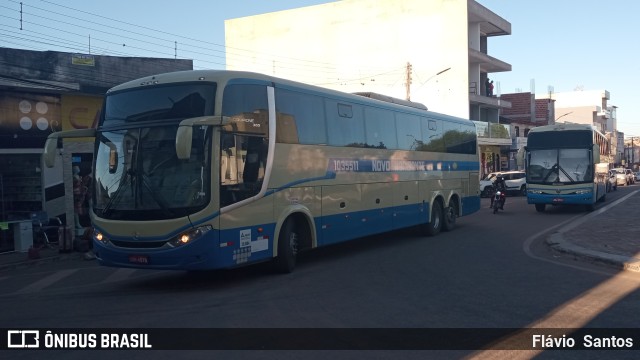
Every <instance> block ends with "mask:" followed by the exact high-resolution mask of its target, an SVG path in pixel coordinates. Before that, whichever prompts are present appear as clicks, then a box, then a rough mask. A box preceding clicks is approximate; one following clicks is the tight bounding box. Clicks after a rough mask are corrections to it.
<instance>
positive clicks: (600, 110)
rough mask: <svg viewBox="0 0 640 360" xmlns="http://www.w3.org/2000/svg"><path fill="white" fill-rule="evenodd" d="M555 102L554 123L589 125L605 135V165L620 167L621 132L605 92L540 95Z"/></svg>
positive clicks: (622, 144) (608, 94)
mask: <svg viewBox="0 0 640 360" xmlns="http://www.w3.org/2000/svg"><path fill="white" fill-rule="evenodd" d="M549 96H550V97H551V98H552V99H553V100H555V107H556V117H555V122H556V123H561V122H566V123H574V124H589V125H593V126H594V127H595V128H596V129H598V130H599V131H600V132H602V133H603V134H605V135H606V136H607V138H608V139H609V141H610V144H609V145H610V146H609V148H610V155H609V159H608V162H609V163H610V164H611V166H620V165H623V163H624V162H625V155H624V151H625V150H624V149H625V144H624V138H625V137H624V133H622V132H619V131H618V121H617V107H616V106H614V105H611V104H609V100H610V99H611V95H610V93H609V91H607V90H589V91H582V90H580V91H570V92H558V93H552V94H550V95H542V96H541V97H540V98H541V99H542V98H544V97H547V98H548V97H549Z"/></svg>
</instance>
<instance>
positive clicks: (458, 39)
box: [225, 0, 511, 170]
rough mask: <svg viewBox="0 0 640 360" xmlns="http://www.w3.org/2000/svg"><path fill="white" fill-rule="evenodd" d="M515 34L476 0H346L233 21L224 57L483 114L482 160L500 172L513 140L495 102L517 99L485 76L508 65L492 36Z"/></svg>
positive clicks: (439, 108)
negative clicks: (493, 89)
mask: <svg viewBox="0 0 640 360" xmlns="http://www.w3.org/2000/svg"><path fill="white" fill-rule="evenodd" d="M509 34H511V24H510V23H509V22H507V21H506V20H504V19H502V18H501V17H499V16H498V15H496V14H494V13H493V12H491V11H490V10H488V9H487V8H485V7H483V6H482V5H480V4H478V3H477V2H475V1H473V0H429V1H424V0H403V1H394V0H343V1H336V2H330V3H327V4H322V5H315V6H309V7H304V8H298V9H293V10H287V11H279V12H273V13H268V14H261V15H257V16H250V17H244V18H238V19H231V20H227V21H226V22H225V37H226V46H227V48H228V49H229V50H228V51H227V56H226V63H227V69H230V70H246V71H255V72H260V73H265V74H271V75H274V76H277V77H281V78H286V79H291V80H295V81H300V82H304V83H308V84H314V85H319V86H323V87H327V88H331V89H335V90H339V91H344V92H376V93H381V94H384V95H388V96H393V97H397V98H402V99H410V100H411V101H416V102H420V103H423V104H425V105H426V106H427V107H428V108H429V110H432V111H436V112H440V113H445V114H449V115H453V116H458V117H463V118H468V119H471V120H475V121H479V122H482V124H479V125H482V126H479V127H478V129H479V130H478V131H479V135H480V136H481V138H480V141H479V143H480V151H481V152H482V153H483V155H482V160H483V161H485V164H484V166H485V167H486V166H487V164H491V166H492V168H491V169H490V170H495V169H499V168H500V163H501V161H500V153H501V146H502V147H504V149H502V150H503V151H502V152H503V154H506V151H508V148H509V146H510V145H511V137H510V136H509V134H508V130H509V128H508V126H506V127H504V126H501V125H498V124H497V123H498V109H499V108H500V107H510V106H511V105H510V103H508V102H504V101H502V102H501V101H500V99H499V98H498V97H492V96H487V93H486V91H485V88H484V83H485V81H486V79H487V78H488V77H489V78H491V77H492V76H491V75H490V74H491V73H495V72H502V71H511V65H510V64H508V63H506V62H504V61H501V60H499V59H496V58H493V57H491V56H489V55H488V51H487V50H488V38H489V37H492V36H500V35H509ZM487 123H493V126H488V125H489V124H487ZM500 127H504V128H505V129H506V135H505V131H504V129H500V130H499V131H496V130H498V129H497V128H500ZM505 150H506V151H505Z"/></svg>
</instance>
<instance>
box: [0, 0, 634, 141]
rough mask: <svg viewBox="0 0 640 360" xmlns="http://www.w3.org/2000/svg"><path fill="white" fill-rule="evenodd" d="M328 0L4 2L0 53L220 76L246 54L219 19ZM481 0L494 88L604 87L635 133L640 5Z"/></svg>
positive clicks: (621, 125) (626, 128)
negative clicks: (164, 63)
mask: <svg viewBox="0 0 640 360" xmlns="http://www.w3.org/2000/svg"><path fill="white" fill-rule="evenodd" d="M365 1H374V0H365ZM396 1H402V0H396ZM424 1H430V0H424ZM327 2H331V1H330V0H232V1H228V0H184V1H168V0H136V1H133V0H127V1H125V0H109V1H86V0H0V46H4V47H11V48H22V49H28V50H55V51H66V52H81V53H89V52H90V53H92V54H94V55H112V56H148V57H168V58H173V57H175V56H177V57H178V58H188V59H193V60H194V68H195V69H205V68H206V69H223V68H224V64H225V51H228V52H233V53H234V54H237V55H238V56H247V54H251V52H250V50H248V49H226V48H225V46H224V44H225V35H224V21H225V20H227V19H233V18H239V17H245V16H252V15H258V14H262V13H268V12H274V11H282V10H287V9H294V8H298V7H304V6H311V5H317V4H323V3H327ZM477 2H478V3H480V4H482V5H483V6H485V7H486V8H488V9H489V10H491V11H493V12H494V13H496V14H497V15H498V16H500V17H502V18H504V19H505V20H507V21H508V22H510V23H511V29H512V33H511V35H507V36H498V37H491V38H489V40H488V53H489V55H490V56H493V57H495V58H498V59H500V60H502V61H504V62H506V63H509V64H511V66H512V71H510V72H501V73H492V74H490V77H491V78H492V79H493V80H494V81H495V83H496V85H497V89H496V90H497V91H499V92H500V93H511V92H516V91H525V92H527V91H532V92H535V93H537V94H541V93H548V91H549V90H550V89H552V91H554V92H569V91H580V90H584V91H589V90H607V91H609V93H610V100H609V105H615V106H617V108H618V110H617V115H618V130H619V131H622V132H624V133H625V136H640V107H639V106H636V105H637V104H636V103H637V102H638V100H636V97H637V96H636V94H635V93H636V92H640V76H639V74H640V61H638V59H640V46H638V45H637V41H638V39H639V38H640V27H638V26H637V23H638V22H639V20H638V14H640V1H628V0H610V1H607V2H602V1H595V0H561V1H560V0H536V1H521V0H518V1H516V0H477ZM20 3H22V12H21V11H20V7H21V5H20ZM21 17H22V21H20V18H21ZM291 61H302V59H291ZM532 86H533V88H532Z"/></svg>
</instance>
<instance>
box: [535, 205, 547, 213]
mask: <svg viewBox="0 0 640 360" xmlns="http://www.w3.org/2000/svg"><path fill="white" fill-rule="evenodd" d="M544 208H545V205H544V204H536V211H537V212H544Z"/></svg>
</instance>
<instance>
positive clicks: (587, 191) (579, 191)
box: [576, 189, 593, 195]
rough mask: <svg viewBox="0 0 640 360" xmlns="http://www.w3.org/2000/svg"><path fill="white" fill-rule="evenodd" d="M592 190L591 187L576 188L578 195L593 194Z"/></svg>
mask: <svg viewBox="0 0 640 360" xmlns="http://www.w3.org/2000/svg"><path fill="white" fill-rule="evenodd" d="M592 192H593V191H592V190H591V189H584V190H576V194H577V195H584V194H591V193H592Z"/></svg>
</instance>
